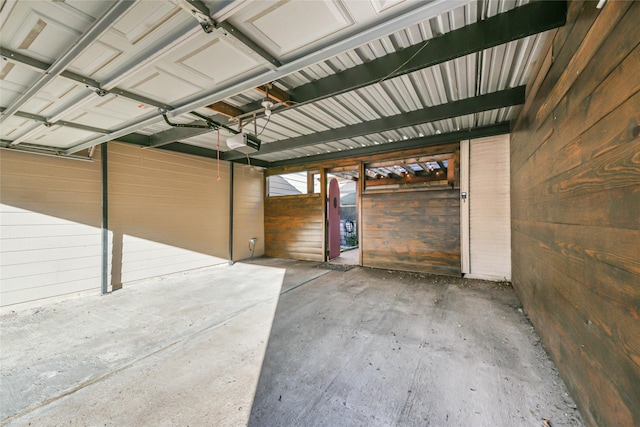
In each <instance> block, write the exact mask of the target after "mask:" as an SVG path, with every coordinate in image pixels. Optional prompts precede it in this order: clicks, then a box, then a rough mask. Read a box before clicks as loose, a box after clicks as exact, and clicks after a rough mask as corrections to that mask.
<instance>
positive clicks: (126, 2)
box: [0, 0, 134, 123]
mask: <svg viewBox="0 0 640 427" xmlns="http://www.w3.org/2000/svg"><path fill="white" fill-rule="evenodd" d="M133 3H134V2H133V1H131V0H120V1H118V2H117V3H116V4H114V5H113V6H112V7H111V8H110V9H109V10H108V11H107V12H105V13H104V14H103V15H102V16H101V17H100V18H99V19H98V20H97V21H95V22H94V23H93V25H91V27H90V28H89V29H88V30H87V31H86V32H85V33H84V34H83V35H82V36H81V37H80V39H79V40H78V41H76V42H75V43H74V44H73V45H72V46H71V47H70V48H69V49H68V50H67V51H66V52H65V53H63V54H62V56H61V57H60V58H58V60H57V61H56V62H54V63H53V64H52V65H51V67H49V68H48V69H47V71H46V72H45V73H43V74H42V75H41V76H40V77H39V78H38V80H36V81H35V82H34V83H33V84H32V85H31V86H30V87H29V89H27V90H26V91H25V92H24V93H23V94H22V95H20V96H19V97H18V99H16V100H15V101H14V102H13V103H12V104H11V105H9V106H8V107H7V109H6V110H5V111H4V112H3V113H2V115H1V116H0V123H2V122H4V121H5V120H6V119H8V118H9V117H11V116H13V115H14V114H15V113H16V112H17V111H18V110H19V109H20V107H22V106H23V105H24V104H25V103H27V102H28V101H29V100H30V99H31V98H33V97H34V96H35V95H36V94H37V93H38V92H40V91H41V90H42V89H44V88H45V87H46V86H47V85H48V84H49V83H50V82H51V81H52V80H53V79H54V78H56V77H58V76H59V75H60V74H61V73H62V72H63V71H64V70H65V69H66V68H67V67H68V66H69V65H70V64H71V63H72V62H73V61H75V60H76V58H77V57H78V55H80V54H81V53H82V52H83V51H84V50H85V49H86V48H87V47H89V45H91V44H92V43H93V42H94V41H95V40H97V39H98V38H99V37H100V36H101V35H102V34H104V32H105V31H107V30H108V29H109V28H110V27H111V26H112V25H113V23H114V22H115V21H117V20H118V18H120V17H121V16H122V15H124V13H125V12H126V11H127V10H128V9H129V8H130V7H131V6H132V5H133Z"/></svg>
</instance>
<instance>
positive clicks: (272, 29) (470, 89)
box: [0, 0, 546, 162]
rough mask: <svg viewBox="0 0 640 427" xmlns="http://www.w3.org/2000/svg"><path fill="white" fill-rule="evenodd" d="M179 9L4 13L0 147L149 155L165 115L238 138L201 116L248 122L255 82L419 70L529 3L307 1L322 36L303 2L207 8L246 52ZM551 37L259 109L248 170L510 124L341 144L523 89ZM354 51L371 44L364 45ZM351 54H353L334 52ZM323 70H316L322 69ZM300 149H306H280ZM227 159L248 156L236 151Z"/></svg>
mask: <svg viewBox="0 0 640 427" xmlns="http://www.w3.org/2000/svg"><path fill="white" fill-rule="evenodd" d="M184 3H186V2H181V1H180V0H163V1H159V0H158V1H153V2H151V1H135V2H122V1H93V2H83V1H73V0H66V1H56V2H54V1H37V2H15V1H5V2H4V3H3V4H2V7H1V10H0V23H1V25H2V34H3V37H2V56H3V59H4V61H2V69H1V71H0V78H2V87H1V92H0V95H1V97H0V103H1V105H2V107H3V111H10V112H12V114H5V113H3V116H2V126H1V129H0V138H2V140H3V142H2V144H3V146H4V147H11V148H14V149H18V148H21V147H27V148H28V147H32V146H33V147H45V148H47V147H48V148H50V149H51V150H54V151H56V152H58V153H61V154H70V153H74V152H76V151H77V150H78V149H80V148H86V147H90V146H91V145H93V144H97V143H101V142H104V141H106V140H109V139H121V140H129V141H131V140H132V138H133V136H136V135H138V136H137V138H138V139H139V140H141V141H148V142H143V143H142V144H143V145H154V144H155V143H154V141H163V142H162V143H163V144H166V142H167V141H165V139H166V138H165V139H162V140H161V139H160V138H159V136H160V135H162V136H165V135H167V134H171V132H168V131H171V130H172V127H171V126H169V125H168V124H167V123H165V121H164V120H163V119H162V116H161V114H160V112H159V110H158V107H163V108H165V109H166V110H172V109H174V108H175V109H176V111H178V113H179V114H174V113H171V112H169V116H170V120H171V122H173V123H178V124H187V123H191V122H194V121H195V120H198V118H197V117H195V116H193V115H190V114H189V111H191V110H193V111H196V112H198V113H200V114H205V115H207V116H211V117H212V118H213V119H214V120H216V121H217V122H220V123H222V124H225V125H228V126H232V127H237V123H238V122H237V120H235V121H234V120H232V119H229V118H227V117H224V116H222V115H220V114H216V113H215V112H214V111H212V110H211V109H209V108H206V105H209V104H210V103H212V102H213V100H217V99H219V100H220V101H223V102H225V103H226V104H228V105H229V106H232V107H236V108H239V109H240V110H241V111H243V112H244V111H251V109H252V108H254V107H255V106H256V105H258V104H259V102H260V101H261V100H262V99H263V98H264V95H263V94H262V93H260V92H259V91H257V90H255V87H256V86H259V85H255V84H253V83H255V82H258V81H263V83H268V82H272V83H273V85H274V87H276V88H279V89H281V90H282V91H285V92H289V93H293V94H295V93H296V89H299V88H305V87H307V86H310V85H312V84H313V83H317V82H319V81H320V82H322V81H323V80H322V79H326V78H328V77H330V76H333V75H336V73H338V74H339V73H342V72H343V71H345V70H347V71H348V70H350V69H352V68H353V67H356V66H360V65H362V64H374V63H376V61H378V62H380V61H381V60H385V59H386V58H389V55H391V54H395V53H402V51H403V50H404V49H407V48H409V47H414V48H415V49H418V50H417V51H416V53H415V54H414V56H412V57H411V58H409V60H408V61H406V62H405V64H408V65H407V66H411V61H414V57H417V58H420V56H419V55H421V54H424V53H423V49H424V52H427V51H428V48H429V44H430V43H431V41H432V40H435V38H438V37H441V36H442V35H444V34H447V33H450V32H454V31H458V30H460V29H463V28H465V27H469V26H470V25H473V24H476V23H478V22H479V21H482V20H484V19H486V18H488V17H492V16H496V15H499V14H503V13H505V12H507V11H510V10H512V9H515V8H520V7H523V5H525V4H527V3H528V1H520V0H518V1H514V0H498V1H494V0H488V1H485V0H475V1H463V2H445V1H441V0H435V1H432V2H416V1H409V0H405V1H401V0H400V1H395V2H383V1H377V0H370V1H366V2H346V1H339V0H334V1H328V0H327V1H320V0H317V1H312V2H304V3H305V5H304V7H305V8H306V9H311V10H310V11H307V12H313V13H315V14H316V18H317V17H318V16H322V17H324V18H325V21H324V22H321V23H320V22H316V21H314V20H313V19H312V18H313V17H311V18H310V17H307V16H302V15H301V14H300V13H301V12H300V11H301V5H300V4H299V3H301V2H296V1H293V2H275V1H267V2H247V1H236V2H216V1H206V2H204V3H201V4H200V6H203V5H204V6H207V7H208V8H209V15H210V16H212V17H213V20H216V19H217V20H218V21H216V24H220V22H221V21H220V20H221V19H223V20H226V21H227V22H228V23H229V25H233V26H235V28H236V29H237V31H238V32H240V33H242V34H244V35H245V36H246V37H247V38H248V39H249V40H250V42H249V43H248V44H247V42H246V40H245V41H244V42H243V41H242V39H241V38H237V37H236V38H234V37H231V36H230V35H229V31H228V27H227V28H226V29H225V28H223V26H222V25H220V26H219V28H218V29H216V30H214V31H213V32H212V33H210V34H207V33H205V31H203V29H202V28H201V27H200V25H199V24H198V21H197V20H196V19H194V18H193V17H192V16H190V14H189V13H188V12H187V11H186V9H188V7H186V8H184V7H180V6H181V5H182V6H184ZM296 3H298V4H296ZM117 7H120V8H121V9H122V10H121V11H119V12H118V14H119V15H118V16H116V17H113V18H112V20H111V22H107V23H105V24H103V28H98V30H100V32H98V33H96V34H97V35H96V36H95V37H94V39H92V40H88V41H87V42H86V43H87V46H86V48H84V49H82V50H80V51H79V52H77V55H75V57H73V58H72V59H71V60H70V61H69V63H68V64H61V61H62V59H61V58H64V56H65V52H67V53H68V52H69V50H70V49H73V47H74V44H77V43H78V40H83V37H87V34H88V33H89V32H90V31H92V30H94V32H95V30H96V29H95V27H96V26H97V25H99V24H100V21H101V16H103V15H104V14H105V13H109V12H110V13H112V14H113V13H114V9H116V8H117ZM190 7H192V6H190ZM429 8H430V9H429ZM434 14H435V15H434ZM415 16H420V17H424V19H416V18H415ZM283 23H285V24H283ZM394 25H395V27H393V26H394ZM403 25H404V26H403ZM392 28H395V29H394V31H392V32H390V33H389V32H388V31H390V29H392ZM385 31H387V33H386V34H385ZM545 37H546V33H544V32H538V33H535V34H533V35H529V36H526V37H520V38H518V39H517V40H514V41H511V42H508V43H504V44H500V45H498V46H494V47H491V48H487V49H482V50H479V51H477V52H473V53H470V54H466V55H464V56H461V57H458V58H455V59H451V60H447V61H444V62H441V63H438V64H437V65H433V66H429V67H427V68H422V69H418V70H415V71H412V72H409V73H405V74H402V75H400V76H396V75H395V74H396V71H397V70H393V71H392V72H391V73H389V75H388V76H386V77H385V76H383V77H382V78H380V79H379V80H376V81H374V82H373V83H372V84H366V85H365V86H363V87H356V88H355V89H353V90H346V91H344V92H343V91H342V90H339V91H338V93H335V94H330V95H328V96H323V97H321V98H320V99H317V100H311V101H307V100H305V101H304V102H303V103H302V104H300V105H296V98H295V97H293V99H291V102H289V103H288V104H287V105H291V107H287V106H286V105H280V106H277V107H276V108H275V109H274V112H273V114H272V116H271V117H270V118H269V119H268V120H267V118H266V117H265V116H264V115H263V114H262V111H261V110H257V111H256V112H257V113H258V114H257V118H256V119H255V122H250V123H248V124H245V127H244V129H245V131H247V132H249V133H254V132H255V130H257V131H258V132H257V133H259V134H260V135H259V138H260V139H261V140H262V146H263V148H264V149H265V150H264V153H261V152H258V153H254V154H252V155H251V157H253V158H255V159H259V160H263V161H266V162H276V161H282V160H287V159H295V158H306V157H309V156H314V155H318V154H322V153H333V152H345V153H347V154H348V152H349V150H352V149H355V148H362V147H373V146H377V145H384V144H393V143H395V142H397V141H403V140H408V139H416V138H423V137H429V136H431V135H438V134H443V133H451V132H454V131H457V130H463V129H474V128H477V127H483V126H488V125H494V124H497V123H502V122H506V121H509V120H512V119H513V118H514V114H515V113H516V111H517V107H515V106H511V105H508V106H505V107H502V108H497V109H490V110H488V111H477V112H474V113H472V114H462V115H455V113H452V114H453V115H452V116H451V117H447V118H444V119H436V120H426V121H425V122H424V123H419V124H412V125H409V126H402V125H401V124H402V122H401V121H397V122H396V123H400V125H398V124H396V125H394V126H392V127H389V128H385V130H384V131H374V132H372V133H365V134H363V133H362V132H359V133H358V134H355V135H352V136H346V137H344V136H343V135H347V133H345V132H344V131H345V130H346V129H349V128H350V127H353V126H357V125H359V124H362V123H367V122H371V123H374V122H376V121H377V122H380V121H381V120H383V119H385V118H389V117H401V116H402V115H405V114H407V113H409V112H416V111H422V110H424V111H428V109H429V108H432V107H437V106H446V105H449V104H451V103H455V102H456V101H460V100H467V99H473V98H475V97H478V96H481V95H485V94H493V93H496V92H500V91H503V90H505V89H510V88H516V87H519V86H523V85H526V84H527V82H528V79H529V76H530V74H531V71H532V67H533V65H534V63H535V61H536V59H537V57H538V54H539V51H540V49H541V47H542V45H543V43H544V41H545ZM358 40H365V41H366V42H365V43H361V44H355V43H356V42H357V41H358ZM349 43H351V44H352V45H353V46H352V47H349V48H347V49H346V50H342V51H339V50H340V49H339V48H340V47H342V46H350V45H349ZM333 51H337V54H332V52H333ZM325 53H326V54H325ZM323 55H324V58H323ZM265 58H266V59H265ZM269 58H271V60H272V61H271V62H270V61H269V60H268V59H269ZM317 58H321V60H319V61H315V62H313V61H314V59H317ZM307 62H308V63H307ZM298 64H299V66H298ZM405 64H402V66H404V65H405ZM56 65H59V68H61V69H62V74H61V75H60V76H57V77H55V76H54V77H52V78H51V79H50V81H49V82H48V84H45V85H42V87H41V88H40V89H39V90H38V91H37V93H35V95H34V96H31V97H29V98H28V99H26V100H24V99H22V98H24V97H25V94H28V93H29V91H30V90H32V89H33V86H34V84H35V83H37V82H38V80H39V79H42V78H43V76H45V75H46V73H45V71H47V70H48V71H51V70H52V69H53V67H55V66H56ZM289 71H290V72H289ZM339 75H341V74H339ZM270 76H275V77H276V78H273V79H271V78H270ZM356 83H357V82H356ZM217 94H220V96H218V95H217ZM224 94H226V96H223V95H224ZM21 101H24V102H21ZM16 108H17V109H16ZM7 109H8V110H7ZM12 110H15V111H12ZM426 117H429V116H428V115H427V116H426ZM248 118H249V119H250V118H251V117H250V115H249V117H248ZM245 123H246V118H245ZM101 130H102V131H101ZM333 130H336V131H337V130H339V132H336V136H335V139H333V138H331V137H330V136H328V137H327V138H326V139H325V140H323V141H321V142H320V143H316V142H315V140H313V141H314V142H305V141H304V140H302V139H301V138H303V137H305V136H313V135H317V134H318V133H320V132H325V134H326V135H330V133H331V131H333ZM221 134H222V144H221V147H222V149H223V150H224V151H226V150H228V149H227V147H226V144H225V142H224V140H225V139H226V136H227V135H230V132H229V131H228V130H223V131H222V132H221ZM190 135H195V133H193V134H190V133H189V131H184V132H183V133H181V134H180V137H179V138H177V139H176V142H179V143H181V144H184V145H187V146H197V147H205V148H211V149H214V148H215V147H216V145H217V140H218V138H217V134H216V132H210V133H206V134H202V135H196V136H190ZM323 135H324V134H323ZM292 138H296V139H295V141H298V140H300V141H301V143H300V144H299V145H296V146H295V147H289V146H286V145H282V142H283V141H285V142H286V141H287V140H289V139H292ZM309 141H312V140H311V139H310V140H309ZM168 142H172V141H168ZM270 144H274V145H273V146H271V147H270ZM278 147H285V149H282V150H281V149H279V148H278ZM228 157H229V158H230V159H232V158H234V157H239V155H236V156H234V155H232V153H231V152H230V153H229V156H228Z"/></svg>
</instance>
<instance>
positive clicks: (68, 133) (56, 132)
mask: <svg viewBox="0 0 640 427" xmlns="http://www.w3.org/2000/svg"><path fill="white" fill-rule="evenodd" d="M94 135H95V134H94V133H92V132H87V131H85V130H80V129H74V128H69V127H64V126H56V125H54V126H51V127H48V128H45V127H43V128H42V131H40V132H38V133H36V134H35V135H33V137H32V138H31V140H32V141H33V143H35V144H37V145H45V146H49V147H55V148H68V147H69V146H71V145H72V144H73V141H77V140H79V139H84V138H89V137H92V136H94Z"/></svg>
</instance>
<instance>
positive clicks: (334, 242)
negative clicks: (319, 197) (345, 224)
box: [327, 178, 340, 259]
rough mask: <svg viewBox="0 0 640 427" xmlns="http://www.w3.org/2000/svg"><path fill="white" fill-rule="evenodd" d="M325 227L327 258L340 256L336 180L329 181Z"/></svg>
mask: <svg viewBox="0 0 640 427" xmlns="http://www.w3.org/2000/svg"><path fill="white" fill-rule="evenodd" d="M327 220H328V222H329V224H328V227H327V232H328V233H329V236H328V243H329V244H328V249H329V256H328V258H329V259H334V258H336V257H338V256H340V186H339V185H338V180H337V179H335V178H332V179H331V181H329V198H328V206H327Z"/></svg>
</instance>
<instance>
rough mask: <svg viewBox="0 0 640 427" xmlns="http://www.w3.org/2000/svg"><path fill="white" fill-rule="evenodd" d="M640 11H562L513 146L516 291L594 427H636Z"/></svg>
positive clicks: (591, 7)
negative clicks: (564, 17)
mask: <svg viewBox="0 0 640 427" xmlns="http://www.w3.org/2000/svg"><path fill="white" fill-rule="evenodd" d="M638 22H640V2H613V1H609V2H607V3H606V4H605V6H604V8H603V9H602V10H601V11H599V10H598V9H596V8H595V3H593V2H584V3H583V2H580V1H576V2H570V4H569V16H568V21H567V25H566V26H565V27H563V28H561V29H559V30H558V31H557V32H555V33H553V38H552V39H551V40H550V42H549V43H548V44H547V47H546V50H545V51H543V52H542V55H541V59H540V65H539V67H538V68H539V69H538V71H537V73H534V74H533V75H532V77H531V82H533V84H530V85H529V87H530V90H529V93H528V98H527V102H526V104H525V106H524V109H523V111H522V112H521V114H520V116H519V118H518V121H517V123H516V126H515V128H514V132H513V135H512V143H511V170H512V175H511V187H512V193H511V218H512V251H513V255H512V269H513V272H512V273H513V284H514V286H515V288H516V290H517V291H518V294H519V295H520V298H521V300H522V302H523V304H524V307H525V309H526V311H527V313H528V315H529V316H530V318H531V320H532V322H533V324H534V326H535V328H536V330H537V331H538V333H539V334H540V335H541V337H542V339H543V341H544V343H545V345H546V347H547V349H548V351H549V352H550V354H551V356H552V358H553V359H554V360H555V362H556V365H557V367H558V370H559V371H560V373H561V375H562V377H563V378H564V380H565V382H566V384H567V386H568V388H569V389H570V391H571V393H572V394H573V396H574V398H575V399H576V401H577V403H578V406H579V408H580V410H581V413H582V415H583V417H584V418H585V420H586V422H587V424H588V425H590V426H613V425H619V426H631V425H640V393H638V390H640V287H639V286H638V284H639V283H640V244H639V242H640V215H639V212H640V185H639V184H640V138H639V137H638V135H639V133H640V126H639V123H640V93H639V89H640V73H639V72H638V70H640V44H639V43H640V26H639V25H638Z"/></svg>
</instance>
